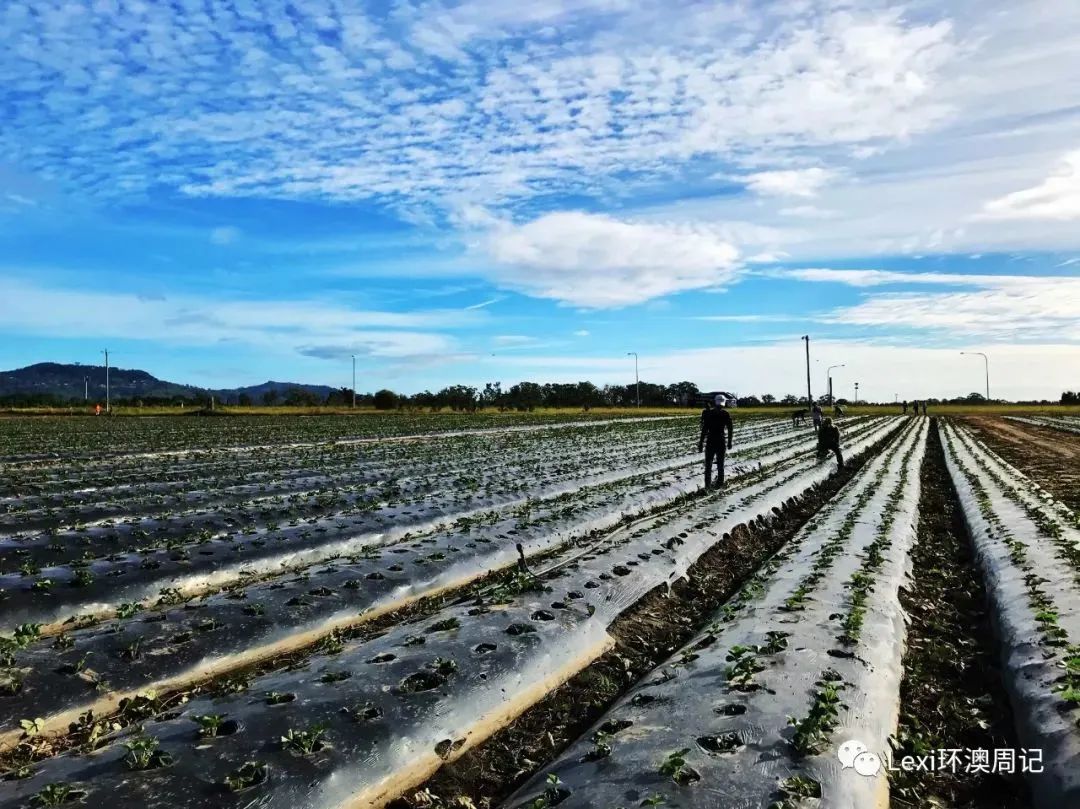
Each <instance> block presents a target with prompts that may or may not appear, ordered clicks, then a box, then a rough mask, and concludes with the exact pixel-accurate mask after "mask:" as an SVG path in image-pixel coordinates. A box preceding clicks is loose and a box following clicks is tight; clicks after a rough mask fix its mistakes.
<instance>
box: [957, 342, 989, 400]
mask: <svg viewBox="0 0 1080 809" xmlns="http://www.w3.org/2000/svg"><path fill="white" fill-rule="evenodd" d="M960 353H961V354H977V355H978V356H980V357H982V358H983V363H984V364H985V366H986V401H987V402H989V401H990V358H989V357H987V356H986V355H985V354H983V353H982V352H981V351H961V352H960Z"/></svg>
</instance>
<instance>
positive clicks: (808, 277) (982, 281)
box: [764, 267, 1045, 287]
mask: <svg viewBox="0 0 1080 809" xmlns="http://www.w3.org/2000/svg"><path fill="white" fill-rule="evenodd" d="M764 274H765V275H769V276H772V277H775V278H792V279H795V280H798V281H814V282H822V283H830V284H847V285H848V286H854V287H876V286H883V285H885V284H947V285H950V286H972V285H974V286H984V285H999V284H1004V283H1008V282H1010V281H1016V282H1018V283H1025V282H1028V281H1040V280H1045V279H1040V278H1037V277H1034V276H1027V275H1021V276H1005V275H974V274H969V273H945V272H897V271H895V270H837V269H832V268H831V267H804V268H800V269H794V270H768V271H765V272H764Z"/></svg>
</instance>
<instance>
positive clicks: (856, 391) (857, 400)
mask: <svg viewBox="0 0 1080 809" xmlns="http://www.w3.org/2000/svg"><path fill="white" fill-rule="evenodd" d="M858 403H859V383H858V382H856V383H855V404H856V405H857V404H858Z"/></svg>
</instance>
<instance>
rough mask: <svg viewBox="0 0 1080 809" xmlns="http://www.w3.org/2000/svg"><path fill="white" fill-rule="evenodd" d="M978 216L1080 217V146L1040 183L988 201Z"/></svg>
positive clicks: (991, 218)
mask: <svg viewBox="0 0 1080 809" xmlns="http://www.w3.org/2000/svg"><path fill="white" fill-rule="evenodd" d="M976 219H989V220H1010V219H1020V220H1023V219H1048V220H1062V221H1065V220H1075V219H1080V149H1078V150H1076V151H1074V152H1070V153H1069V154H1067V155H1065V158H1064V159H1063V160H1062V162H1061V167H1060V168H1059V170H1058V171H1057V172H1056V173H1054V174H1053V175H1051V176H1050V177H1047V178H1046V179H1045V180H1043V181H1042V182H1041V183H1039V184H1038V185H1036V186H1033V187H1032V188H1025V189H1023V190H1021V191H1013V192H1012V193H1011V194H1006V195H1005V196H1003V197H999V198H998V199H993V200H990V201H989V202H987V203H986V204H985V205H984V206H983V209H982V212H981V213H980V214H979V215H978V216H976Z"/></svg>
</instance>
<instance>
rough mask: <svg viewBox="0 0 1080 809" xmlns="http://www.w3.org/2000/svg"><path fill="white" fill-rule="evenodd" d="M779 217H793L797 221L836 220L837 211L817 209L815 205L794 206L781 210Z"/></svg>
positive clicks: (838, 213) (838, 214)
mask: <svg viewBox="0 0 1080 809" xmlns="http://www.w3.org/2000/svg"><path fill="white" fill-rule="evenodd" d="M780 215H781V216H794V217H797V218H799V219H837V218H838V217H839V216H840V212H839V211H834V210H831V209H829V208H818V207H817V206H816V205H795V206H792V207H790V208H781V209H780Z"/></svg>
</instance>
